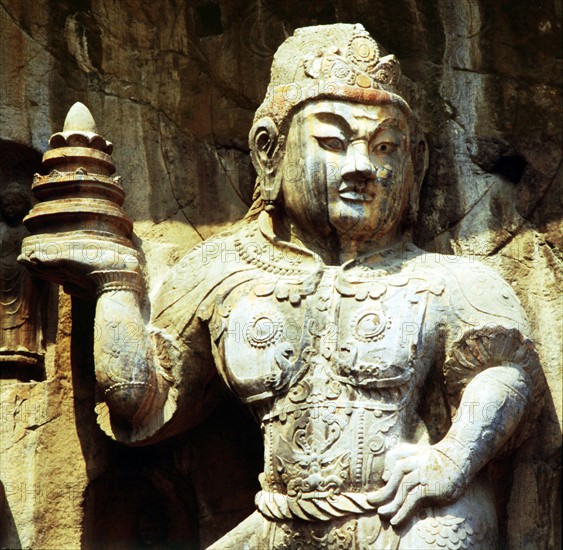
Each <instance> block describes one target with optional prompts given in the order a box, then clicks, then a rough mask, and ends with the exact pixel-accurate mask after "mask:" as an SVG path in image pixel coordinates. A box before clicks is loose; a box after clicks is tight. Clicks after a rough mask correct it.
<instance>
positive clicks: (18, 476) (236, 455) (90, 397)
mask: <svg viewBox="0 0 563 550" xmlns="http://www.w3.org/2000/svg"><path fill="white" fill-rule="evenodd" d="M561 21H562V5H561V2H560V1H558V0H538V1H536V2H533V3H530V2H528V1H524V0H511V1H505V0H493V1H490V0H481V1H478V0H438V1H436V2H429V1H426V0H397V1H395V2H389V1H384V0H381V1H380V0H372V1H370V2H367V1H365V0H351V1H348V2H344V1H339V0H330V1H329V0H326V1H323V2H316V1H315V2H307V3H304V2H297V1H295V0H288V1H285V2H277V1H270V0H256V1H243V0H222V1H218V0H207V1H206V0H199V1H196V0H194V1H185V2H182V1H180V0H158V1H152V2H145V1H142V0H137V1H134V0H122V1H117V0H80V1H71V0H68V1H64V0H56V1H47V0H35V1H31V0H2V1H1V2H0V30H1V32H0V36H2V39H3V40H2V47H1V49H0V185H2V186H5V185H6V184H7V183H8V182H9V181H11V180H13V179H14V177H17V179H18V181H28V182H29V184H30V183H31V180H32V178H33V173H34V172H36V171H38V170H39V169H40V167H39V163H38V159H39V157H40V154H41V153H43V152H44V151H45V150H46V149H47V147H48V145H47V143H48V140H49V136H50V135H51V134H52V133H55V132H58V131H60V130H61V129H62V125H63V121H64V118H65V115H66V113H67V111H68V109H69V108H70V106H71V105H72V104H73V103H74V102H76V101H81V102H83V103H84V104H85V105H87V106H88V107H89V108H90V110H91V111H92V113H93V115H94V117H95V119H96V122H97V124H98V129H99V133H100V134H101V135H103V136H104V137H105V138H107V139H110V140H111V141H112V142H113V143H114V145H115V151H114V153H113V158H114V160H115V161H116V164H117V167H118V173H119V175H120V176H121V177H122V182H123V186H124V188H125V191H126V193H127V197H126V201H125V204H124V209H125V211H126V212H127V213H128V215H129V216H130V217H131V218H132V219H133V221H134V234H135V242H136V244H137V245H138V247H139V249H140V250H141V251H142V254H143V255H144V264H145V266H146V275H147V279H148V284H149V291H151V292H154V290H155V289H156V288H157V287H158V285H159V284H160V283H161V282H162V280H163V277H164V276H165V273H166V270H165V269H163V267H164V266H170V265H172V264H174V263H175V262H176V261H178V259H180V258H181V257H182V256H183V254H184V253H185V252H187V251H188V250H189V249H190V248H192V247H193V246H194V245H196V244H197V243H199V242H200V241H201V240H203V239H205V238H207V237H209V236H212V235H214V234H216V233H218V232H220V231H222V230H224V229H226V228H228V227H229V226H230V225H231V224H232V223H233V222H234V221H236V220H238V219H240V218H241V217H242V216H243V215H244V214H245V212H246V210H247V209H248V206H249V204H250V201H251V196H252V189H253V185H254V172H253V169H252V167H251V165H250V161H249V155H248V142H247V135H248V130H249V129H250V126H251V122H252V117H253V115H254V111H255V110H256V108H257V107H258V105H259V104H260V102H261V100H262V98H263V96H264V93H265V90H266V86H267V83H268V80H269V70H270V64H271V60H272V56H273V53H274V52H275V50H276V49H277V47H278V45H279V44H280V43H281V42H282V41H283V39H284V38H285V37H286V36H288V35H290V34H291V33H292V32H293V30H294V29H295V28H298V27H300V26H306V25H312V24H322V23H333V22H351V23H355V22H360V23H362V24H363V25H364V26H365V27H366V29H367V30H368V31H369V32H370V33H371V34H372V35H373V36H374V37H376V38H377V40H378V41H379V42H381V43H382V44H383V45H384V46H385V47H386V49H387V50H388V51H390V52H392V53H394V54H395V55H396V56H397V57H398V59H399V60H400V62H401V66H402V70H403V73H404V74H405V75H406V76H407V77H408V78H409V79H410V82H411V84H410V89H409V95H410V98H411V104H412V105H413V106H414V107H415V108H416V110H417V111H418V113H419V116H420V121H421V124H422V126H423V128H424V131H425V133H426V136H427V139H428V142H429V145H430V168H429V172H428V174H427V176H426V178H425V181H424V184H423V187H422V197H421V208H420V215H419V220H418V223H417V226H416V228H415V241H416V243H417V244H419V245H420V246H421V247H422V248H425V249H427V250H432V251H438V252H442V253H455V254H459V255H462V256H465V257H468V258H474V259H475V260H479V261H482V262H483V263H485V264H487V265H489V266H490V267H493V268H494V269H496V270H497V271H498V272H499V273H500V274H501V275H502V276H503V277H504V278H505V279H506V280H507V281H508V282H509V283H510V284H511V285H512V286H513V288H514V290H515V292H516V293H517V295H518V296H519V298H520V300H521V301H522V304H523V306H524V309H525V311H526V313H527V315H528V317H529V319H530V320H531V322H532V326H533V333H534V337H535V342H536V344H537V347H538V350H539V353H540V357H541V360H542V365H543V369H544V373H545V377H546V380H547V384H548V388H549V391H548V392H547V394H546V396H545V405H544V409H543V411H542V413H541V416H540V419H539V422H538V426H537V429H536V431H535V433H534V434H533V436H532V438H531V439H530V440H529V441H528V442H527V443H526V444H525V445H524V446H523V447H522V448H521V449H520V450H519V451H518V453H517V454H516V455H515V456H514V457H512V458H511V459H510V460H509V461H504V462H503V461H500V462H498V463H496V464H494V465H492V466H491V467H490V475H492V476H494V477H495V478H496V479H497V480H498V482H497V489H498V490H497V495H496V497H497V503H498V512H499V516H500V518H501V539H502V547H504V548H510V549H511V550H516V549H524V548H558V547H559V546H560V543H561V539H560V536H561V535H560V525H561V510H560V500H561V485H560V484H561V478H560V474H561V471H560V469H561V464H560V453H561V416H562V402H561V395H562V393H561V367H562V361H561V341H562V334H561V331H562V326H563V317H562V310H563V307H562V305H563V304H562V303H561V300H562V298H561V295H562V293H561V282H562V280H561V279H562V277H561V276H562V255H561V249H562V245H563V231H562V222H561V217H562V212H563V209H562V204H561V203H562V196H563V192H562V191H563V190H562V181H563V175H562V168H561V160H562V142H563V139H562V138H563V136H562V122H563V120H562V113H561V107H562V100H563V97H562V95H563V90H562V85H563V82H562V80H563V75H562V67H561V62H562V53H563V52H562V46H561V43H562V42H561V38H562V36H561ZM1 192H2V190H1V189H0V193H1ZM57 293H58V297H57V296H56V295H57ZM45 307H46V313H45V326H44V331H43V339H44V367H43V368H44V372H43V371H42V372H41V373H37V372H33V373H32V374H31V375H30V376H29V377H27V378H26V377H25V376H18V375H14V374H13V372H12V371H10V370H9V369H4V371H3V372H0V411H1V415H2V416H1V423H0V513H1V518H2V520H1V524H0V546H1V547H7V548H14V547H26V548H27V547H34V548H63V547H67V548H75V547H79V546H82V547H84V548H90V547H97V545H99V544H103V545H104V547H107V548H124V547H131V548H133V547H144V546H151V545H152V546H155V545H159V546H160V547H163V548H172V547H175V545H176V546H177V545H183V546H182V547H186V546H188V547H194V548H197V547H199V546H202V547H205V546H206V545H207V544H209V543H211V542H212V541H214V540H216V539H217V538H219V537H220V536H221V535H222V534H223V533H225V532H226V531H228V530H229V529H230V528H231V527H232V526H234V525H235V524H236V523H238V522H239V521H240V520H241V519H243V518H244V517H246V515H248V513H249V512H250V511H251V510H252V509H253V497H254V493H255V492H256V490H257V488H258V484H257V475H258V472H259V471H260V462H261V448H260V437H259V431H258V429H257V428H256V427H255V426H254V423H253V421H252V420H251V419H250V418H249V417H247V416H246V414H245V413H244V412H243V411H242V410H240V409H239V407H238V405H236V404H235V403H233V402H232V401H231V400H230V399H229V398H228V397H225V399H224V401H223V402H222V403H221V404H220V405H219V406H218V408H217V409H216V410H214V411H210V416H209V419H208V420H207V421H206V422H205V423H204V424H203V425H201V426H200V427H198V428H196V429H195V430H194V431H193V432H190V433H189V434H186V435H185V436H180V437H177V438H174V439H173V440H170V441H166V442H163V443H160V444H158V445H155V446H152V447H147V448H126V447H123V446H120V445H118V444H116V443H114V442H111V441H110V440H109V439H108V438H106V437H105V436H104V435H103V434H102V433H101V431H100V430H99V428H98V427H97V424H96V421H95V415H94V394H93V387H94V378H93V377H94V375H93V364H92V356H91V349H92V339H93V338H95V337H96V332H95V330H94V327H93V307H94V304H93V303H92V302H90V301H88V300H85V299H79V298H72V299H71V298H70V297H69V296H68V295H66V294H64V293H63V292H62V291H57V289H53V292H52V296H50V297H49V299H48V303H47V304H46V306H45ZM1 368H2V363H0V369H1ZM224 464H228V468H225V467H224V466H222V465H224ZM190 545H191V546H190Z"/></svg>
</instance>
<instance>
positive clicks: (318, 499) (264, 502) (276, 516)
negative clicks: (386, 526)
mask: <svg viewBox="0 0 563 550" xmlns="http://www.w3.org/2000/svg"><path fill="white" fill-rule="evenodd" d="M368 495H369V493H352V492H345V493H337V494H334V493H333V494H330V493H328V494H326V495H323V494H322V493H311V494H310V495H305V496H303V495H301V496H300V497H298V498H296V497H290V496H288V495H283V494H281V493H274V492H271V491H259V492H258V494H257V495H256V498H255V503H256V507H257V508H258V511H259V512H260V513H261V514H262V515H263V516H265V517H266V518H268V519H273V520H280V519H302V520H306V521H326V520H329V519H333V518H339V517H342V516H346V515H349V514H363V513H365V512H371V511H373V510H375V509H376V508H377V506H374V505H372V504H369V503H368V501H367V498H368Z"/></svg>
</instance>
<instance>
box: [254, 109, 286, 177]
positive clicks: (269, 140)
mask: <svg viewBox="0 0 563 550" xmlns="http://www.w3.org/2000/svg"><path fill="white" fill-rule="evenodd" d="M278 138H279V130H278V127H277V124H276V123H275V122H274V121H273V120H272V119H271V118H270V117H267V116H266V117H262V118H261V119H259V120H257V121H256V122H255V123H254V125H253V126H252V128H251V130H250V135H249V136H248V143H249V145H250V154H251V157H252V162H253V163H254V167H255V168H256V171H257V172H258V173H264V174H270V173H271V172H272V171H273V170H274V169H275V167H274V166H273V164H274V160H275V159H274V157H275V156H276V149H277V147H278Z"/></svg>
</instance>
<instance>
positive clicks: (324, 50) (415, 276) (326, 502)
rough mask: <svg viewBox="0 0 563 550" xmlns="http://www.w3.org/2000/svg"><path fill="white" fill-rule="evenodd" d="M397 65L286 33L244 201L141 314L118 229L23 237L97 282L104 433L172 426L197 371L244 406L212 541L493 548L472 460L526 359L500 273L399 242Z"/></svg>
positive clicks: (325, 33) (347, 32) (490, 434)
mask: <svg viewBox="0 0 563 550" xmlns="http://www.w3.org/2000/svg"><path fill="white" fill-rule="evenodd" d="M399 81H400V74H399V66H398V63H397V61H396V60H395V58H394V57H393V56H389V55H383V52H382V51H381V49H380V47H379V45H378V44H377V43H376V42H375V41H374V40H373V39H372V38H371V36H369V34H368V33H367V32H366V31H365V30H364V28H363V27H362V26H361V25H330V26H322V27H312V28H304V29H299V30H298V31H296V32H295V34H294V36H293V37H291V38H288V39H287V40H286V41H285V42H284V43H283V44H282V46H281V47H280V48H279V50H278V52H277V54H276V56H275V58H274V63H273V67H272V79H271V85H270V87H269V89H268V94H267V95H266V98H265V100H264V102H263V104H262V105H261V106H260V108H259V109H258V112H257V113H256V117H255V120H254V124H253V127H252V129H251V131H250V147H251V156H252V160H253V162H254V164H255V166H256V169H257V172H258V182H257V187H256V192H255V202H254V204H253V206H252V207H251V209H250V211H249V213H248V215H247V218H246V219H245V220H244V221H243V222H242V223H241V224H240V225H238V226H237V227H235V228H234V229H233V230H232V231H231V232H230V233H228V234H225V235H222V236H219V237H216V238H213V239H210V240H207V241H204V242H203V243H201V244H200V245H199V246H197V247H196V248H195V249H194V250H193V251H192V252H191V253H189V254H188V255H187V256H186V257H185V258H184V259H183V260H181V261H180V262H179V263H178V264H177V265H176V266H175V267H174V268H173V269H172V270H171V272H170V274H169V276H168V277H167V278H166V282H165V283H164V284H163V286H162V288H161V289H160V291H159V292H158V294H157V296H156V299H155V300H154V301H153V303H152V320H151V321H150V323H149V324H147V323H146V322H145V321H144V319H143V316H142V314H141V305H140V304H141V298H142V296H141V294H142V292H141V288H142V286H141V284H140V282H141V275H140V273H141V272H140V269H139V268H138V266H137V265H136V263H135V262H134V261H133V260H134V259H135V255H134V250H133V249H132V247H131V246H129V248H128V247H127V246H123V236H121V237H120V239H121V240H120V241H119V243H121V244H120V245H119V247H118V246H117V244H115V245H110V244H108V241H107V240H105V241H104V240H102V239H101V238H100V239H99V240H98V241H96V242H97V243H98V245H99V247H100V248H101V249H103V250H104V251H106V253H105V254H103V255H100V258H101V259H100V260H99V261H98V262H97V263H96V262H90V263H87V262H79V261H77V259H76V256H74V257H73V258H70V257H69V258H66V259H65V258H63V259H61V257H60V256H59V257H58V258H54V257H53V256H52V255H50V253H49V252H48V251H46V250H43V249H42V248H41V246H40V244H41V241H40V237H41V236H38V237H37V238H35V237H33V238H30V239H28V240H27V245H26V247H25V254H24V258H23V259H24V260H25V261H27V262H28V263H29V264H30V266H31V267H34V268H35V269H37V270H38V272H39V273H43V275H44V276H45V277H49V276H51V277H58V278H59V280H60V281H63V282H64V281H65V280H68V279H70V278H71V274H73V276H72V280H73V281H74V283H76V281H78V280H79V278H78V277H76V274H77V273H78V274H81V276H82V277H83V279H84V280H87V281H89V283H88V284H95V286H96V290H97V293H98V301H97V310H96V322H97V326H98V327H99V333H98V338H97V339H96V341H95V349H94V355H95V362H96V375H97V380H98V384H99V387H100V389H101V390H102V393H103V395H104V402H103V403H100V404H99V406H98V418H99V422H100V424H101V426H102V428H103V429H104V430H105V431H106V432H107V433H108V434H109V435H111V436H112V437H114V438H115V439H117V440H119V441H122V442H124V443H128V444H137V443H141V442H143V443H147V442H151V441H158V440H161V439H162V438H164V437H168V436H170V435H173V434H176V433H179V432H181V431H182V430H186V429H188V428H189V427H190V426H192V425H193V424H194V423H195V422H197V421H198V420H199V419H200V418H201V417H202V415H203V414H204V413H205V411H206V410H207V408H208V403H209V402H210V400H212V398H213V393H214V392H213V388H214V385H213V380H214V378H215V377H216V373H217V372H218V373H219V375H220V376H221V377H222V379H223V380H224V382H225V383H226V385H227V386H228V387H229V388H230V390H231V391H232V392H234V394H235V395H236V396H237V397H238V398H239V399H240V400H241V401H242V402H243V403H245V404H246V405H247V406H248V408H249V409H250V410H251V411H252V413H253V414H254V416H255V417H256V419H257V420H258V422H259V423H260V425H261V428H262V433H263V438H264V447H265V456H264V472H263V473H262V474H261V476H260V483H261V486H262V490H261V491H260V492H259V493H258V495H257V496H256V507H257V510H256V512H255V513H254V514H252V515H251V516H250V517H249V518H248V519H247V520H245V521H244V522H243V523H241V524H240V525H239V526H238V527H236V528H235V529H234V530H233V531H231V532H230V533H228V534H227V535H226V536H225V537H223V538H222V539H221V540H219V541H218V542H217V543H216V544H215V545H213V548H217V549H225V548H233V549H235V548H236V549H238V548H257V549H258V548H260V549H261V548H275V549H283V548H288V549H289V548H291V549H293V548H361V549H368V548H374V549H375V548H408V549H412V548H417V549H421V548H436V547H440V548H450V549H458V548H494V547H495V538H496V533H497V520H496V516H495V506H494V502H493V497H492V493H491V486H490V484H489V483H488V481H487V479H486V476H485V475H484V467H485V466H486V465H487V463H488V462H489V461H490V460H492V459H494V458H496V457H498V456H501V455H503V454H506V453H509V452H511V450H513V449H514V448H515V447H516V446H517V445H518V444H519V443H520V442H521V441H522V439H523V438H524V437H526V434H527V433H528V432H529V428H530V426H531V423H532V421H533V418H534V412H535V411H536V410H537V407H538V403H539V395H540V393H541V382H540V380H541V379H540V368H539V364H538V358H537V355H536V352H535V350H534V347H533V345H532V342H531V341H530V339H529V332H528V328H527V324H526V320H525V315H524V313H523V311H522V308H521V306H520V304H519V302H518V299H517V298H516V296H515V295H514V292H513V291H512V289H511V288H510V287H509V285H508V284H507V283H506V282H504V281H503V280H502V279H501V278H500V277H499V276H498V275H497V274H496V273H495V272H493V271H492V270H490V269H488V268H486V267H484V266H483V265H481V264H479V263H477V262H475V261H471V260H468V259H464V258H459V257H454V256H443V255H440V254H429V253H425V252H424V251H422V250H420V249H419V248H418V247H416V246H415V245H414V244H413V243H412V240H411V237H410V226H411V225H412V220H413V219H414V218H415V216H416V212H417V208H418V195H419V189H420V185H421V181H422V177H423V175H424V172H425V168H426V158H427V155H426V143H425V140H424V138H423V136H422V133H421V132H420V130H419V128H418V125H417V122H416V119H415V117H414V115H413V113H412V111H411V109H410V107H409V105H408V104H407V102H406V101H405V99H404V98H403V96H402V95H401V93H400V90H399V87H398V84H399ZM67 122H68V121H67ZM68 125H69V127H70V126H71V123H70V122H69V123H68ZM75 233H76V238H75V241H76V243H77V246H78V243H80V242H81V241H80V232H79V231H78V229H77V231H76V232H75ZM69 235H70V234H69V233H66V234H65V236H64V238H65V239H67V240H68V239H69ZM50 238H51V241H53V239H56V238H59V237H57V236H56V235H51V237H50ZM60 238H61V239H62V238H63V237H60ZM93 238H95V237H93ZM34 239H35V240H34ZM116 243H117V241H116ZM110 252H112V253H111V254H110ZM126 257H127V258H129V262H127V261H126V260H125V258H126ZM109 258H113V260H111V261H110V260H109ZM93 264H95V265H93ZM65 270H66V273H67V274H68V275H65ZM50 273H51V275H49V274H50ZM52 273H58V275H56V276H55V275H52ZM92 282H93V283H92Z"/></svg>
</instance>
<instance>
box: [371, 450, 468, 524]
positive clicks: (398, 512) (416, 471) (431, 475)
mask: <svg viewBox="0 0 563 550" xmlns="http://www.w3.org/2000/svg"><path fill="white" fill-rule="evenodd" d="M441 443H442V442H441ZM443 447H444V445H441V444H440V443H439V444H438V445H433V446H421V445H410V444H401V445H397V447H395V448H393V449H391V450H390V451H389V452H388V454H387V457H386V459H385V471H384V473H383V480H384V481H385V482H386V484H385V486H384V487H382V488H381V489H379V490H378V491H375V492H373V493H372V494H371V495H370V496H368V502H370V503H371V504H374V505H380V506H379V508H378V513H379V514H381V515H382V516H386V517H390V521H391V524H392V525H397V524H399V523H401V522H403V521H404V520H405V519H407V518H408V517H409V516H411V515H412V514H413V513H415V512H416V511H417V510H419V509H421V508H423V507H426V506H431V505H432V504H446V503H448V502H454V501H455V500H457V499H458V498H459V497H460V496H461V495H462V494H463V492H464V491H465V489H466V487H467V479H466V477H467V476H466V474H465V473H464V471H463V468H461V467H459V466H458V465H457V463H456V462H455V461H454V460H452V459H451V458H450V457H449V454H448V451H447V450H445V449H444V448H443Z"/></svg>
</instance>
